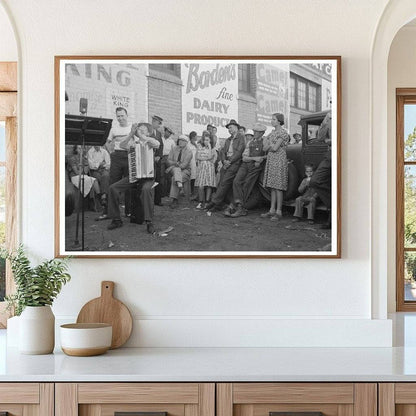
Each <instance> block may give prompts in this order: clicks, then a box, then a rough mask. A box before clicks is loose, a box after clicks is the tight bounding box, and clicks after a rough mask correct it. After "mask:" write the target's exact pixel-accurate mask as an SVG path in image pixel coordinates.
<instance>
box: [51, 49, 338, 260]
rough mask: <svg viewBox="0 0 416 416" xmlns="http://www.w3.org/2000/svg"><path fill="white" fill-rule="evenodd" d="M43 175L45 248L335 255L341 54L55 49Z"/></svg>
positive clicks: (163, 254)
mask: <svg viewBox="0 0 416 416" xmlns="http://www.w3.org/2000/svg"><path fill="white" fill-rule="evenodd" d="M212 126H213V130H214V131H212ZM226 126H228V127H226ZM241 127H244V128H245V130H242V129H241ZM207 129H208V130H209V133H206V130H207ZM191 132H194V133H192V134H191V135H190V133H191ZM189 136H191V139H190V138H189ZM193 136H196V139H194V138H193ZM202 136H203V137H204V140H203V144H202ZM149 148H151V149H153V151H152V152H150V151H149ZM144 149H146V151H147V153H146V152H144ZM133 151H134V152H133ZM145 153H146V154H148V157H146V158H144V156H143V154H145ZM141 155H142V156H141ZM140 157H142V159H140ZM145 166H147V168H146V169H145ZM149 169H150V170H149ZM227 169H228V170H227ZM82 172H84V173H82ZM149 172H150V173H149ZM98 173H100V174H98ZM136 175H137V177H141V178H142V179H136ZM146 175H147V176H149V175H150V177H146V178H145V176H146ZM133 176H134V177H133ZM55 177H56V182H55V255H56V256H57V257H61V256H66V255H72V256H76V257H139V258H140V257H141V258H172V257H178V258H306V257H308V258H340V257H341V57H339V56H56V57H55ZM199 185H201V186H199ZM82 195H83V197H82ZM198 198H199V201H198ZM209 198H211V199H209ZM195 199H196V200H195ZM262 214H263V215H262ZM106 217H107V218H106ZM104 218H105V219H104ZM140 224H141V225H140Z"/></svg>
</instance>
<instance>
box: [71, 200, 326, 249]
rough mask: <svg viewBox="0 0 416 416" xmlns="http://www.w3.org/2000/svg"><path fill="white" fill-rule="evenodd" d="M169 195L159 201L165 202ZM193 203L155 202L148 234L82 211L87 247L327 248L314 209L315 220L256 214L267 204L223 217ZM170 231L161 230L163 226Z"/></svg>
mask: <svg viewBox="0 0 416 416" xmlns="http://www.w3.org/2000/svg"><path fill="white" fill-rule="evenodd" d="M167 202H168V201H164V203H167ZM195 207H196V203H193V204H191V205H190V206H187V205H185V204H183V202H182V203H181V204H180V205H179V206H178V208H176V209H174V210H172V209H170V208H169V207H168V206H167V205H164V206H156V207H155V218H154V224H155V228H156V233H155V234H154V235H150V234H148V233H147V232H146V226H145V225H137V224H131V223H130V222H129V219H128V218H124V219H123V221H124V225H123V227H121V228H118V229H115V230H112V231H108V230H107V226H108V224H109V221H95V220H94V219H95V218H96V217H97V216H98V214H97V213H95V212H91V211H87V212H86V213H85V250H86V251H122V252H124V251H327V250H329V249H330V243H331V230H321V229H320V228H319V225H320V224H322V223H323V222H324V221H325V219H326V214H322V213H318V214H317V223H316V224H314V225H310V224H308V223H307V222H306V221H302V222H299V223H293V222H292V218H293V217H292V214H293V208H288V209H287V210H286V211H285V212H284V216H283V218H282V219H281V220H280V221H278V222H272V221H270V220H269V219H263V218H261V217H260V214H261V213H262V212H265V211H267V206H265V207H264V208H263V209H257V210H253V211H250V212H249V215H247V216H245V217H240V218H235V219H234V218H227V217H224V216H223V215H222V213H220V212H214V213H212V215H209V213H207V212H204V211H200V210H197V209H196V208H195ZM75 224H76V215H75V214H72V215H71V216H70V217H67V219H66V248H67V250H79V247H74V235H75ZM170 229H172V230H171V231H169V232H165V233H161V232H162V231H164V230H170Z"/></svg>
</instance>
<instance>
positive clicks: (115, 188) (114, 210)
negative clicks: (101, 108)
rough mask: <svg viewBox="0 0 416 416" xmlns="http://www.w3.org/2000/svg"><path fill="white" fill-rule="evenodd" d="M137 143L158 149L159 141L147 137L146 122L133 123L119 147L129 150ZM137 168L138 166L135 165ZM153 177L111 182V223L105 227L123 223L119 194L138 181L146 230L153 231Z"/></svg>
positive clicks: (109, 211) (127, 178)
mask: <svg viewBox="0 0 416 416" xmlns="http://www.w3.org/2000/svg"><path fill="white" fill-rule="evenodd" d="M137 144H141V145H142V146H145V147H148V148H149V149H158V148H159V146H160V143H159V141H158V140H156V139H155V138H153V137H149V129H148V127H147V125H146V123H134V124H133V125H132V127H131V131H130V133H129V134H128V136H127V137H126V138H125V139H124V140H123V141H122V142H120V147H121V148H122V149H125V150H127V151H128V150H129V149H130V148H131V147H135V146H136V145H137ZM136 169H139V167H136ZM154 181H155V179H154V177H152V178H141V179H138V180H137V181H135V182H131V181H130V179H129V177H125V178H123V179H120V180H119V181H118V182H115V183H113V184H112V185H111V186H110V189H109V199H108V216H109V217H110V218H111V220H112V221H111V223H110V225H109V226H108V227H107V228H108V229H109V230H114V229H115V228H119V227H121V226H122V225H123V221H122V220H121V215H120V194H121V192H125V191H126V190H128V189H130V188H133V187H134V186H136V185H137V184H138V183H139V184H140V185H141V193H140V199H141V203H142V205H143V212H144V220H145V222H146V229H147V232H148V233H150V234H153V233H154V226H153V213H154V189H153V185H154Z"/></svg>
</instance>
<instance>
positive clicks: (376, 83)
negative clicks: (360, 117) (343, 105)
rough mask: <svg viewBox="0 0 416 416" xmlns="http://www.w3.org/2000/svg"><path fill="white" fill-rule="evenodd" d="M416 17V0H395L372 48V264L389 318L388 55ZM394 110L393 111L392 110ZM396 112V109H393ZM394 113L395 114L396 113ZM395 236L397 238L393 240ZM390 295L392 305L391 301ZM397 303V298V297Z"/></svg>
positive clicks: (380, 304) (379, 307)
mask: <svg viewBox="0 0 416 416" xmlns="http://www.w3.org/2000/svg"><path fill="white" fill-rule="evenodd" d="M415 17H416V3H415V2H414V0H391V1H390V2H389V3H388V4H387V6H386V8H385V10H384V12H383V14H382V16H381V18H380V21H379V24H378V26H377V29H376V32H375V34H374V40H373V45H372V50H371V65H370V76H371V97H370V106H371V108H370V116H371V139H372V157H371V174H372V182H371V193H372V196H371V230H372V231H371V238H372V241H371V259H372V260H371V263H372V264H371V265H372V317H373V319H386V318H387V313H388V312H394V310H392V308H391V305H392V301H391V296H393V297H394V294H393V293H392V291H393V292H394V284H393V286H392V281H393V280H392V279H395V272H394V270H395V267H394V264H395V230H393V231H392V224H394V221H395V190H394V189H392V187H391V186H389V185H391V178H395V157H394V156H393V155H395V153H393V155H392V154H391V153H390V152H389V149H390V148H391V146H389V144H390V141H391V140H393V141H394V140H395V137H391V135H390V134H389V122H388V120H389V117H391V115H392V114H391V110H389V99H388V97H389V91H388V58H389V52H390V47H391V45H392V42H393V40H394V38H395V36H396V34H397V33H398V31H399V30H400V29H401V28H402V27H403V26H405V25H406V24H407V23H409V22H410V21H412V20H413V19H415ZM389 111H390V113H389ZM393 112H394V110H393ZM393 117H394V115H393ZM392 240H393V241H392ZM388 299H390V302H389V304H390V308H389V305H388ZM393 303H394V301H393Z"/></svg>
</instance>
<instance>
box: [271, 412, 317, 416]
mask: <svg viewBox="0 0 416 416" xmlns="http://www.w3.org/2000/svg"><path fill="white" fill-rule="evenodd" d="M269 416H324V414H323V413H322V412H269Z"/></svg>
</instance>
